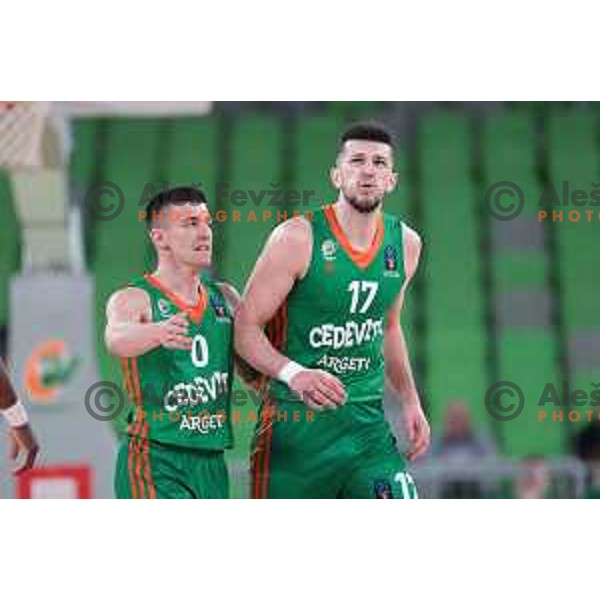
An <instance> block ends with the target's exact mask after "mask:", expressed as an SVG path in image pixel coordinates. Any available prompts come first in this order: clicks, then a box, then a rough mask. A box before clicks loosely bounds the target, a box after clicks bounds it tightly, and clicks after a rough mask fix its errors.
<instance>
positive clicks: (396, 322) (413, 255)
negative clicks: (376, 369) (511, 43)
mask: <svg viewBox="0 0 600 600" xmlns="http://www.w3.org/2000/svg"><path fill="white" fill-rule="evenodd" d="M404 227H405V226H404ZM403 241H404V268H405V272H406V281H405V282H404V285H403V286H402V290H401V291H400V294H399V295H398V298H397V299H396V302H395V303H394V306H393V307H392V309H391V310H390V311H389V314H388V318H387V321H386V329H385V368H386V374H387V376H388V378H389V379H390V381H391V383H392V386H393V387H394V388H395V389H396V391H397V392H398V393H399V395H400V399H401V401H402V404H403V418H404V424H405V427H406V431H407V434H408V440H409V442H410V444H411V449H410V451H409V452H408V457H409V458H410V459H415V458H417V457H418V456H420V455H422V454H423V453H424V452H425V451H426V450H427V448H428V446H429V441H430V437H431V432H430V429H429V423H428V422H427V419H426V418H425V415H424V414H423V409H422V408H421V401H420V400H419V394H418V392H417V388H416V386H415V380H414V378H413V374H412V369H411V368H410V360H409V358H408V350H407V348H406V340H405V339H404V334H403V332H402V325H401V324H400V312H401V310H402V305H403V303H404V296H405V295H406V290H407V287H408V284H409V282H410V280H411V279H412V277H413V275H414V274H415V271H416V270H417V265H418V264H419V256H420V254H421V239H420V238H419V236H418V235H417V233H416V232H414V231H413V230H412V229H409V228H408V227H405V229H404V236H403Z"/></svg>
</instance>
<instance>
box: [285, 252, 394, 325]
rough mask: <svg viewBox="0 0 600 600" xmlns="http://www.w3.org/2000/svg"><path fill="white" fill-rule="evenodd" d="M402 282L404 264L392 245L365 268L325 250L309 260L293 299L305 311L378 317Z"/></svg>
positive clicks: (343, 256) (386, 308)
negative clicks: (323, 253)
mask: <svg viewBox="0 0 600 600" xmlns="http://www.w3.org/2000/svg"><path fill="white" fill-rule="evenodd" d="M403 283H404V270H403V265H401V264H399V260H398V256H397V252H396V251H395V250H394V248H393V247H392V246H389V247H385V246H384V247H382V248H381V250H380V252H378V253H377V255H376V256H375V257H374V258H373V260H372V262H371V263H370V264H369V265H367V266H365V267H359V266H358V265H356V264H355V263H354V262H353V261H352V260H351V259H349V258H348V257H346V256H345V255H343V254H342V253H340V252H335V253H325V255H321V256H320V257H319V258H318V259H317V260H314V261H313V262H312V264H311V268H310V269H309V272H308V273H307V276H306V277H305V279H304V280H303V281H302V282H301V283H300V284H299V285H298V287H297V290H296V291H295V296H296V298H295V299H294V300H295V301H296V302H299V303H300V304H302V305H304V306H305V307H306V309H307V310H311V309H313V310H318V311H319V312H327V313H329V314H332V315H339V316H340V317H341V316H344V317H347V316H348V315H354V316H356V317H357V318H360V317H361V316H363V317H368V316H378V317H379V316H382V315H384V314H385V313H386V312H387V310H388V309H389V308H391V306H392V304H393V302H394V300H395V299H396V297H397V296H398V294H399V293H400V290H401V288H402V285H403Z"/></svg>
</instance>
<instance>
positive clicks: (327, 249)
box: [321, 240, 337, 260]
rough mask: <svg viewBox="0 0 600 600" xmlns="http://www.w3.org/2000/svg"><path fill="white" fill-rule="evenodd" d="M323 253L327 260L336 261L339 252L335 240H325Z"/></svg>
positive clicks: (322, 248)
mask: <svg viewBox="0 0 600 600" xmlns="http://www.w3.org/2000/svg"><path fill="white" fill-rule="evenodd" d="M321 252H322V253H323V258H324V259H325V260H335V253H336V252H337V244H336V243H335V242H334V241H333V240H325V241H324V242H323V243H322V244H321Z"/></svg>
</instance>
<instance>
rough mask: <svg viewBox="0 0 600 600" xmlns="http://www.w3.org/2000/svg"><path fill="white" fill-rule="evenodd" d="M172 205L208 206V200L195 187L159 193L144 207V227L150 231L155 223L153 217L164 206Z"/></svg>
mask: <svg viewBox="0 0 600 600" xmlns="http://www.w3.org/2000/svg"><path fill="white" fill-rule="evenodd" d="M170 204H174V205H176V206H182V205H185V204H205V205H207V206H208V200H207V199H206V195H205V194H204V192H203V191H202V190H201V189H199V188H195V187H186V186H182V187H176V188H170V189H168V190H163V191H162V192H159V193H158V194H156V196H154V198H152V199H151V200H150V202H148V204H147V205H146V226H147V227H148V228H149V229H151V228H152V225H153V223H154V222H155V217H156V215H158V214H159V213H160V211H161V210H163V208H165V206H168V205H170Z"/></svg>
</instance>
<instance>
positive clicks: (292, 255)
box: [265, 217, 313, 276]
mask: <svg viewBox="0 0 600 600" xmlns="http://www.w3.org/2000/svg"><path fill="white" fill-rule="evenodd" d="M312 244H313V233H312V226H311V225H310V222H309V221H308V219H305V218H301V217H297V218H293V219H289V220H288V221H284V222H283V223H281V224H280V225H278V226H277V227H276V228H275V229H274V230H273V232H272V233H271V236H270V237H269V240H268V242H267V245H266V247H265V253H268V254H269V255H270V256H273V257H274V258H278V259H279V260H281V261H284V262H286V264H288V265H289V268H290V269H291V270H293V271H294V272H296V273H298V274H299V275H300V276H303V275H304V274H305V273H306V271H307V269H308V266H309V264H310V259H311V255H312Z"/></svg>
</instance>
